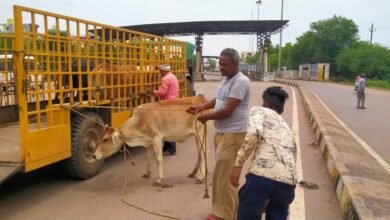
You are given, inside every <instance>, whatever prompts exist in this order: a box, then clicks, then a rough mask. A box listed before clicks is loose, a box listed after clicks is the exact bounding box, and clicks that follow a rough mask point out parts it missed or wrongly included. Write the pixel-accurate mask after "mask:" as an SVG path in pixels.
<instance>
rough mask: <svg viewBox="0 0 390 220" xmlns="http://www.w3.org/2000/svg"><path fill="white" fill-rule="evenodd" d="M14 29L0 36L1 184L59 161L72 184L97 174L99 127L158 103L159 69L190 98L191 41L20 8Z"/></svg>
mask: <svg viewBox="0 0 390 220" xmlns="http://www.w3.org/2000/svg"><path fill="white" fill-rule="evenodd" d="M11 29H13V31H12V32H11V33H4V32H3V33H0V56H1V57H0V79H1V82H0V84H1V94H0V97H1V100H0V123H1V124H0V184H1V183H2V182H4V181H5V180H6V179H7V178H8V177H10V176H12V175H13V174H14V173H16V172H29V171H32V170H35V169H38V168H40V167H44V166H47V165H49V164H53V163H55V162H58V161H64V162H65V164H66V168H67V170H68V172H69V174H70V175H71V176H72V177H75V178H79V179H87V178H89V177H91V176H93V175H95V174H96V173H97V172H98V171H99V170H100V169H101V167H102V165H103V160H95V159H94V158H93V156H92V155H93V152H94V150H95V147H96V143H97V141H98V140H99V138H100V134H101V131H102V129H103V127H102V126H101V124H109V125H111V126H114V127H115V126H118V125H120V124H121V123H123V122H124V121H126V120H127V119H128V118H129V117H130V116H131V112H132V108H134V107H136V106H138V105H140V104H142V103H146V102H154V101H156V99H155V98H154V97H153V96H152V95H150V94H151V91H153V90H154V89H157V88H158V86H159V84H160V74H159V72H158V69H157V68H156V67H157V65H159V64H162V63H168V64H170V65H171V67H172V70H173V73H174V74H176V75H177V76H178V79H179V83H180V87H179V88H180V91H179V92H180V96H181V97H184V96H186V75H185V74H186V48H185V42H181V41H176V40H172V39H167V38H163V37H159V36H155V35H150V34H145V33H140V32H135V31H130V30H127V29H121V28H116V27H111V26H108V25H104V24H99V23H95V22H89V21H85V20H81V19H77V18H72V17H68V16H63V15H59V14H53V13H49V12H45V11H40V10H35V9H31V8H26V7H21V6H14V23H13V24H12V28H11Z"/></svg>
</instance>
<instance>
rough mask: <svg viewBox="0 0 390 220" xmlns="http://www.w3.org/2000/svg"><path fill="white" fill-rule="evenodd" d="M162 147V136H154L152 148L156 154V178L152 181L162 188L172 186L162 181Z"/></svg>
mask: <svg viewBox="0 0 390 220" xmlns="http://www.w3.org/2000/svg"><path fill="white" fill-rule="evenodd" d="M162 147H163V141H162V138H156V139H155V140H154V141H153V148H154V153H155V156H156V162H157V167H158V178H157V180H156V182H154V184H153V185H154V186H161V187H163V188H169V187H172V185H170V184H167V183H165V182H164V181H163V179H164V173H163V152H162Z"/></svg>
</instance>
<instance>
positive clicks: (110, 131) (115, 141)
mask: <svg viewBox="0 0 390 220" xmlns="http://www.w3.org/2000/svg"><path fill="white" fill-rule="evenodd" d="M123 144H124V137H123V134H122V132H120V130H119V129H115V128H112V127H108V126H106V127H105V129H104V132H103V138H102V141H101V142H100V143H99V144H98V145H97V147H96V151H95V153H94V154H93V157H94V158H95V159H97V160H100V159H103V158H106V157H109V156H111V155H113V154H114V153H116V152H118V151H119V150H120V149H121V147H122V146H123Z"/></svg>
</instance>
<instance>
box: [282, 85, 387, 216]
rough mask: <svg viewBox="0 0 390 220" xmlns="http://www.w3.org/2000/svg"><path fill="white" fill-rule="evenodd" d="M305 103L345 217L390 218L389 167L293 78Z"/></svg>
mask: <svg viewBox="0 0 390 220" xmlns="http://www.w3.org/2000/svg"><path fill="white" fill-rule="evenodd" d="M275 81H276V82H278V83H283V84H287V85H291V86H296V87H297V88H298V89H299V91H300V93H301V95H302V97H303V100H304V103H305V107H306V110H307V112H308V114H309V118H310V122H311V124H312V127H313V129H314V131H315V135H316V140H317V143H318V144H319V146H320V150H321V152H322V156H323V159H324V160H325V163H326V166H327V169H328V172H329V174H330V177H331V180H332V182H333V187H334V189H335V191H336V194H337V198H338V200H339V204H340V207H341V211H342V213H343V216H344V219H362V220H367V219H390V169H389V166H388V164H387V165H385V166H384V165H383V163H379V162H378V161H377V159H375V158H374V157H373V156H372V155H371V154H370V153H369V152H368V151H367V150H366V149H365V148H364V147H363V146H362V143H361V142H359V141H358V140H357V139H355V138H354V137H353V135H352V134H351V133H350V132H348V131H347V129H346V128H345V127H344V126H343V125H342V124H341V123H340V122H339V121H338V120H336V118H335V117H334V116H333V114H332V113H331V111H330V110H329V109H328V108H327V107H326V106H324V105H323V103H322V102H321V101H320V100H319V99H318V97H317V96H316V95H315V94H313V93H312V92H311V91H309V90H307V89H306V88H304V87H301V86H299V83H298V82H296V81H291V80H281V79H277V80H275Z"/></svg>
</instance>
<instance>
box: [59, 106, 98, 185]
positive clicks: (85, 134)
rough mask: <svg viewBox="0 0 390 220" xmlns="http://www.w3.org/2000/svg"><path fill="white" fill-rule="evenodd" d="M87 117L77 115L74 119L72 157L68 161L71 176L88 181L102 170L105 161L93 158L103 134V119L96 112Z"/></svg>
mask: <svg viewBox="0 0 390 220" xmlns="http://www.w3.org/2000/svg"><path fill="white" fill-rule="evenodd" d="M85 115H86V116H87V117H83V116H80V115H76V116H75V117H74V118H73V119H72V131H71V133H72V156H71V157H70V158H69V159H67V161H66V168H67V171H68V173H69V175H70V176H71V177H73V178H76V179H83V180H84V179H88V178H90V177H92V176H94V175H96V174H97V173H98V172H99V170H100V169H101V168H102V166H103V163H104V160H103V159H102V160H96V159H94V158H93V153H94V152H95V149H96V145H97V142H98V141H99V139H100V135H101V134H102V131H103V127H102V126H101V125H100V124H98V123H96V121H98V122H100V123H101V124H103V120H102V118H101V117H100V116H99V115H98V114H96V113H94V112H86V113H85ZM91 119H93V120H91Z"/></svg>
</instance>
